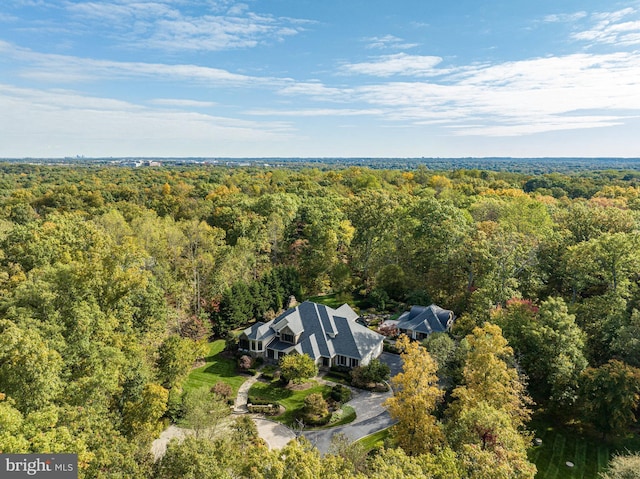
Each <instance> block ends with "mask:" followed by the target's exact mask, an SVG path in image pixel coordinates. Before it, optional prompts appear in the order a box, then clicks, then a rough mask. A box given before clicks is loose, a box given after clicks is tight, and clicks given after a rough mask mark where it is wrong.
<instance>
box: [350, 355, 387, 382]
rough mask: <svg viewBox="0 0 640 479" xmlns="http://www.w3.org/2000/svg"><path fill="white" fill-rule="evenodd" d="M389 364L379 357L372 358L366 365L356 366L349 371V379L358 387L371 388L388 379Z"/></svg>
mask: <svg viewBox="0 0 640 479" xmlns="http://www.w3.org/2000/svg"><path fill="white" fill-rule="evenodd" d="M390 372H391V371H390V369H389V366H387V365H386V364H385V363H383V362H382V361H380V360H379V359H372V360H371V362H370V363H369V364H367V365H366V366H358V367H357V368H353V370H352V371H351V381H352V383H353V385H354V386H356V387H359V388H372V387H375V385H376V384H378V383H382V382H384V381H386V380H387V379H389V374H390Z"/></svg>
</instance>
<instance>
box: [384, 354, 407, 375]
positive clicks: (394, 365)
mask: <svg viewBox="0 0 640 479" xmlns="http://www.w3.org/2000/svg"><path fill="white" fill-rule="evenodd" d="M380 361H382V362H383V363H385V364H386V365H387V366H389V369H390V370H391V377H393V376H395V375H396V374H398V373H401V372H402V360H401V359H400V355H398V354H391V353H382V354H381V355H380Z"/></svg>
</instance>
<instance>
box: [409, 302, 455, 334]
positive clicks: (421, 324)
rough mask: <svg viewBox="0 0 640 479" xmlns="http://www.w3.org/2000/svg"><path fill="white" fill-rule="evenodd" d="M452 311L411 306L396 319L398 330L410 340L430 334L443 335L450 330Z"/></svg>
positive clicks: (453, 317) (452, 319)
mask: <svg viewBox="0 0 640 479" xmlns="http://www.w3.org/2000/svg"><path fill="white" fill-rule="evenodd" d="M454 319H455V316H454V314H453V311H449V310H448V309H442V308H441V307H440V306H436V305H435V304H432V305H431V306H412V307H411V309H410V310H409V311H406V312H404V313H402V315H401V316H400V317H399V318H398V330H399V331H400V333H404V334H406V335H407V336H409V337H410V338H411V339H417V340H421V339H424V338H426V337H427V336H429V335H430V334H431V333H443V332H445V331H449V330H450V329H451V325H452V324H453V321H454Z"/></svg>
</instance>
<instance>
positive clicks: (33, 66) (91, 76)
mask: <svg viewBox="0 0 640 479" xmlns="http://www.w3.org/2000/svg"><path fill="white" fill-rule="evenodd" d="M0 54H3V55H5V56H7V57H11V58H14V59H16V60H18V61H21V62H23V63H26V64H27V66H26V67H25V68H24V69H23V70H22V73H21V75H22V76H23V77H27V78H31V79H37V80H40V81H44V82H65V83H67V82H85V81H94V80H100V79H120V78H153V79H163V80H164V81H171V80H181V81H190V82H194V83H199V84H205V85H207V84H209V85H211V86H215V85H219V84H235V85H244V84H251V85H253V86H255V85H259V84H263V83H272V82H275V81H276V80H275V79H270V78H263V77H252V76H247V75H239V74H236V73H231V72H229V71H227V70H223V69H219V68H211V67H203V66H199V65H187V64H182V65H181V64H177V65H170V64H164V63H145V62H119V61H111V60H96V59H92V58H81V57H75V56H70V55H59V54H45V53H37V52H33V51H32V50H29V49H26V48H20V47H16V46H14V45H12V44H10V43H7V42H3V41H1V40H0Z"/></svg>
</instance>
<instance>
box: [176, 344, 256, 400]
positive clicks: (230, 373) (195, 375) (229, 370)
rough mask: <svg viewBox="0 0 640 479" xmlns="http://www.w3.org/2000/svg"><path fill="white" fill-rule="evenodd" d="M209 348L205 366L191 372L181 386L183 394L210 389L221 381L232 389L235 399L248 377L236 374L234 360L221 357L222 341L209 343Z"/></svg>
mask: <svg viewBox="0 0 640 479" xmlns="http://www.w3.org/2000/svg"><path fill="white" fill-rule="evenodd" d="M209 346H210V349H209V354H208V355H207V357H206V358H205V361H206V364H205V365H204V366H201V367H199V368H197V369H194V370H193V371H191V374H189V376H188V377H187V380H186V381H185V383H184V385H183V388H184V390H185V392H186V391H190V390H192V389H197V388H200V387H202V386H207V387H211V386H214V385H215V384H216V383H217V382H220V381H221V382H224V383H227V384H228V385H229V386H231V387H232V388H233V395H234V397H235V395H236V394H237V393H238V388H239V387H240V385H241V384H242V383H243V382H245V381H246V380H247V379H248V378H249V376H247V375H244V374H239V373H238V372H237V370H236V362H235V360H234V359H230V358H225V357H223V356H222V351H223V350H224V340H223V339H218V340H216V341H214V342H212V343H210V344H209Z"/></svg>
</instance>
